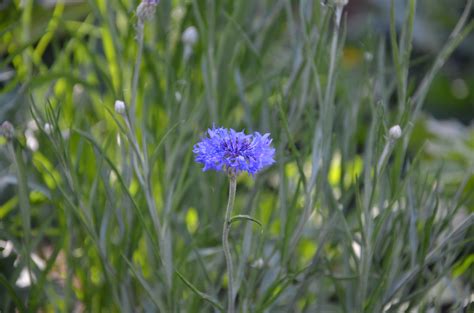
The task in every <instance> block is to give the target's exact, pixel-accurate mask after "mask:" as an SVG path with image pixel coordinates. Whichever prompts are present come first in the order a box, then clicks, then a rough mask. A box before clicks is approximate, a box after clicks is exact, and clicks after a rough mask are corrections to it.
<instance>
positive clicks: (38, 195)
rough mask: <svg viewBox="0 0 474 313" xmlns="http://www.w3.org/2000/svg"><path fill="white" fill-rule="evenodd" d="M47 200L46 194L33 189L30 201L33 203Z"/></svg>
mask: <svg viewBox="0 0 474 313" xmlns="http://www.w3.org/2000/svg"><path fill="white" fill-rule="evenodd" d="M45 200H47V198H46V196H45V195H44V194H43V193H42V192H39V191H36V190H35V191H32V192H30V202H31V203H38V202H42V201H45Z"/></svg>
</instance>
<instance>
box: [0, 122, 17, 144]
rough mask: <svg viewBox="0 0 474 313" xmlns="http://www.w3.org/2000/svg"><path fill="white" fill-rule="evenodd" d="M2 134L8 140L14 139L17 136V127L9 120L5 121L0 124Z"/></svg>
mask: <svg viewBox="0 0 474 313" xmlns="http://www.w3.org/2000/svg"><path fill="white" fill-rule="evenodd" d="M0 135H1V136H3V137H5V138H6V139H8V140H11V139H13V137H14V136H15V128H14V127H13V125H12V123H10V122H9V121H5V122H3V123H2V125H1V126H0Z"/></svg>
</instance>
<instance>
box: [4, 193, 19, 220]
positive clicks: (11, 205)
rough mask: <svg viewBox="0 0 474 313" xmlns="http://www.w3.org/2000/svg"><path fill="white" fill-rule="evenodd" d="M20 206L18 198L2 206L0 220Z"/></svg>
mask: <svg viewBox="0 0 474 313" xmlns="http://www.w3.org/2000/svg"><path fill="white" fill-rule="evenodd" d="M17 205H18V197H13V198H11V199H10V200H8V201H7V202H5V203H4V204H3V205H0V219H2V218H4V217H5V216H7V214H8V213H10V212H11V211H12V210H13V209H14V208H15V207H16V206H17Z"/></svg>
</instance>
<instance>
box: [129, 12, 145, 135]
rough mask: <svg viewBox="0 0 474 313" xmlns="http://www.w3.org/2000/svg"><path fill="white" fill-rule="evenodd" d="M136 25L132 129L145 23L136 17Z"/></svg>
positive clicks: (131, 114)
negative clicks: (136, 47) (136, 46)
mask: <svg viewBox="0 0 474 313" xmlns="http://www.w3.org/2000/svg"><path fill="white" fill-rule="evenodd" d="M136 27H137V43H138V51H137V58H136V60H135V67H134V69H133V78H132V96H131V99H130V123H131V124H132V129H133V128H134V126H135V118H136V116H135V113H136V103H137V91H138V78H139V76H140V64H141V63H142V54H143V37H144V28H145V23H144V22H143V21H142V20H141V19H138V23H137V26H136Z"/></svg>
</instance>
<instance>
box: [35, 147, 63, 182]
mask: <svg viewBox="0 0 474 313" xmlns="http://www.w3.org/2000/svg"><path fill="white" fill-rule="evenodd" d="M33 164H34V165H35V167H36V168H38V169H40V172H41V173H42V176H43V180H44V182H45V183H46V185H47V186H48V188H49V189H55V188H56V184H59V183H61V175H60V174H59V172H58V171H57V170H56V169H55V168H54V165H53V164H52V163H51V162H50V161H49V160H48V158H46V157H45V156H44V155H43V154H42V153H41V152H38V151H37V152H35V153H34V154H33Z"/></svg>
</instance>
